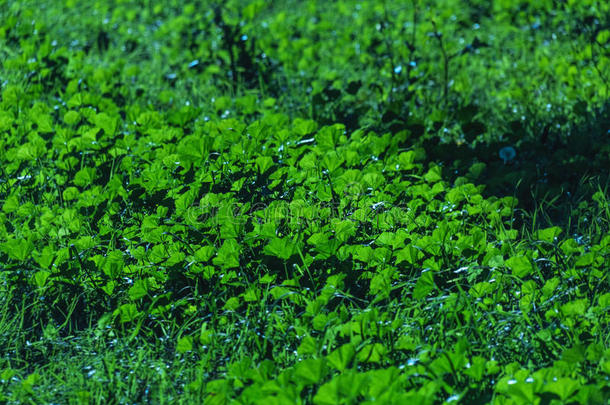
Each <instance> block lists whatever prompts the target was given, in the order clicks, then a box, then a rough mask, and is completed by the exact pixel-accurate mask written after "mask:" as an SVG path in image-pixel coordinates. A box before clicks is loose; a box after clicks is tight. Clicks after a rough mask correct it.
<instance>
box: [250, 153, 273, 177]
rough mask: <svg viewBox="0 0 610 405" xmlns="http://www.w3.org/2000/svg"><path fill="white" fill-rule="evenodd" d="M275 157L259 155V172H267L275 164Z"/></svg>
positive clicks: (257, 166)
mask: <svg viewBox="0 0 610 405" xmlns="http://www.w3.org/2000/svg"><path fill="white" fill-rule="evenodd" d="M273 164H274V163H273V158H271V157H270V156H259V157H257V158H256V163H255V165H256V168H257V169H258V173H259V174H263V173H265V172H266V171H267V170H269V168H271V167H272V166H273Z"/></svg>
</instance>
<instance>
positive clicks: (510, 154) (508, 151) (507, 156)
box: [499, 146, 517, 164]
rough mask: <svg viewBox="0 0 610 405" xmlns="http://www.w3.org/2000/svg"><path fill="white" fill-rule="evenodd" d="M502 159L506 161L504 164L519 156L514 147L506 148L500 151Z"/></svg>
mask: <svg viewBox="0 0 610 405" xmlns="http://www.w3.org/2000/svg"><path fill="white" fill-rule="evenodd" d="M499 154H500V159H502V160H503V161H504V164H507V163H508V162H510V161H512V160H513V159H514V158H515V156H517V151H516V150H515V148H513V147H512V146H505V147H503V148H502V149H500V153H499Z"/></svg>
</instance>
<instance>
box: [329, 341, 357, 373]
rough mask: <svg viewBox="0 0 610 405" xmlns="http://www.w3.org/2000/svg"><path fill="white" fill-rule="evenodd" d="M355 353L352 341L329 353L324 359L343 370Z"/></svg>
mask: <svg viewBox="0 0 610 405" xmlns="http://www.w3.org/2000/svg"><path fill="white" fill-rule="evenodd" d="M355 355H356V348H355V347H354V345H353V344H352V343H346V344H344V345H342V346H340V347H339V348H338V349H335V350H333V351H332V353H330V354H329V355H328V356H327V357H326V359H327V360H328V362H329V363H330V365H331V366H333V367H335V368H336V369H337V370H339V371H344V370H345V369H346V368H347V367H348V366H349V364H350V362H351V361H352V359H353V358H354V356H355Z"/></svg>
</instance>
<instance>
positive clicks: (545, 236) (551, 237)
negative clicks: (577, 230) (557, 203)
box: [535, 226, 562, 243]
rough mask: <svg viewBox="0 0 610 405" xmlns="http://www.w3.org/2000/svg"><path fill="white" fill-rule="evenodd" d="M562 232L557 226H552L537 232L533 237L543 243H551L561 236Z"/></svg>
mask: <svg viewBox="0 0 610 405" xmlns="http://www.w3.org/2000/svg"><path fill="white" fill-rule="evenodd" d="M561 232H562V230H561V228H560V227H558V226H552V227H550V228H545V229H541V230H539V231H537V232H536V233H535V237H536V238H537V239H538V240H541V241H543V242H548V243H553V242H554V241H555V239H556V238H557V237H558V236H559V235H560V234H561Z"/></svg>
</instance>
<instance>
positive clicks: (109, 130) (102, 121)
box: [93, 113, 119, 136]
mask: <svg viewBox="0 0 610 405" xmlns="http://www.w3.org/2000/svg"><path fill="white" fill-rule="evenodd" d="M118 122H119V120H118V118H116V117H110V116H109V115H108V114H106V113H99V114H97V115H96V116H95V118H94V119H93V123H94V124H95V125H96V126H97V127H99V128H101V129H103V130H104V132H105V133H106V135H109V136H112V135H114V133H115V131H116V129H117V126H118Z"/></svg>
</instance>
